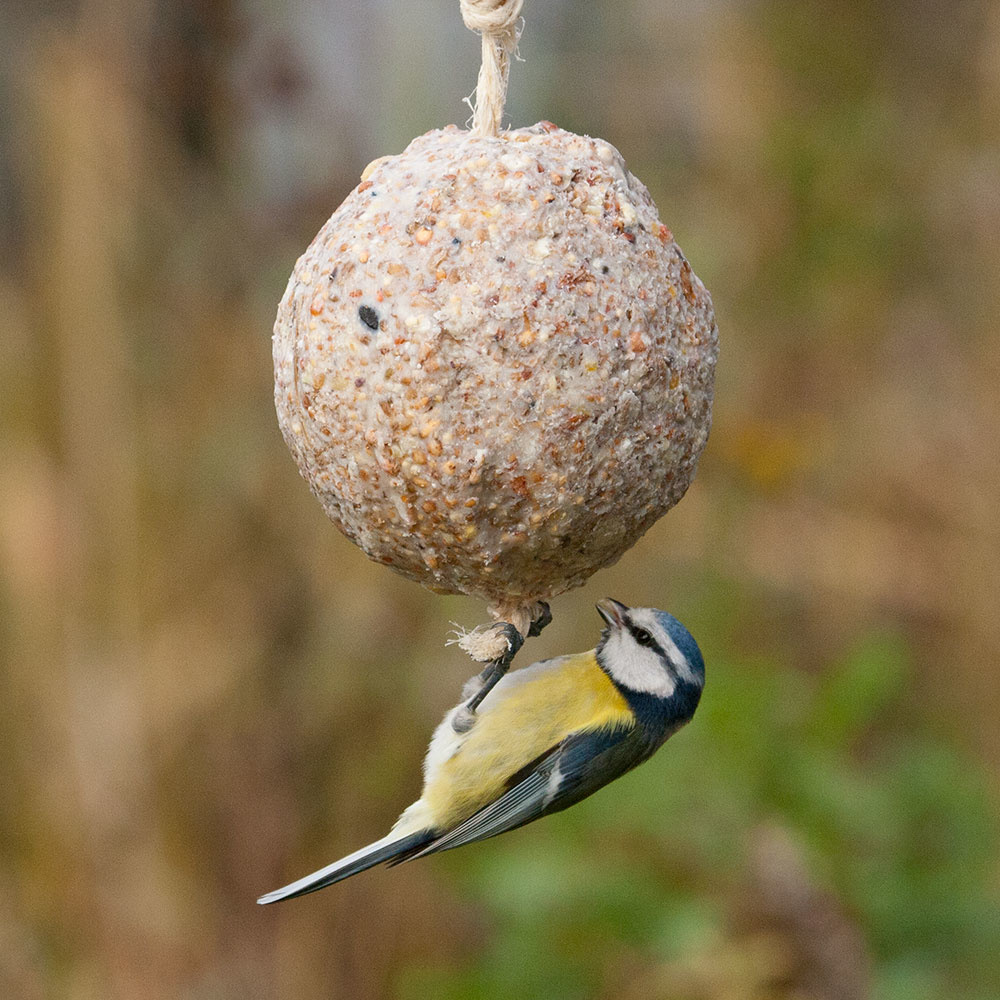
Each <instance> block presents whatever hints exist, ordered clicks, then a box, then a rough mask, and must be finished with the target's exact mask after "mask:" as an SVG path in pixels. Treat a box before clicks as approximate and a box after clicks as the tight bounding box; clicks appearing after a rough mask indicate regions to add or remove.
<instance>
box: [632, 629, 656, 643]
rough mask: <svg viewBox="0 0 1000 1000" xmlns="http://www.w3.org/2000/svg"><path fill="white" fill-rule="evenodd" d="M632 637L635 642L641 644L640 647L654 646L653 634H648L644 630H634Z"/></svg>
mask: <svg viewBox="0 0 1000 1000" xmlns="http://www.w3.org/2000/svg"><path fill="white" fill-rule="evenodd" d="M632 635H633V636H634V638H635V641H636V642H637V643H639V645H640V646H652V645H653V636H652V633H650V632H647V631H646V630H645V629H644V628H636V629H633V630H632Z"/></svg>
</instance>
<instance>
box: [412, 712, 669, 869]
mask: <svg viewBox="0 0 1000 1000" xmlns="http://www.w3.org/2000/svg"><path fill="white" fill-rule="evenodd" d="M652 749H653V748H651V747H649V746H648V744H647V742H646V740H645V739H644V738H643V737H642V735H641V734H640V733H639V732H638V731H637V730H636V729H635V728H622V727H619V728H614V729H599V730H593V729H591V730H584V731H581V732H576V733H573V734H571V735H570V736H567V737H566V739H564V740H562V741H561V742H560V743H558V744H557V745H556V746H554V747H552V749H551V750H549V751H547V752H546V753H544V754H542V755H541V756H540V757H539V758H538V759H537V760H536V761H535V763H534V765H533V766H532V768H531V770H530V771H529V772H528V773H527V774H526V776H525V777H523V778H520V780H516V783H515V784H513V785H512V787H511V788H510V789H508V791H506V792H504V793H503V795H501V796H500V797H499V798H498V799H496V800H495V801H493V802H491V803H490V804H489V805H486V806H483V807H482V808H481V809H480V810H479V811H478V812H475V813H473V814H472V815H471V816H470V817H469V818H468V819H466V820H464V821H463V822H461V823H459V824H458V825H457V826H456V827H455V828H454V829H452V830H449V831H448V832H447V833H444V834H442V835H441V836H440V837H438V838H437V839H435V840H433V841H431V843H429V844H428V845H427V846H426V847H423V848H422V849H420V850H418V851H414V852H413V853H412V854H410V855H408V856H407V857H405V858H400V859H399V860H400V861H404V860H405V861H409V860H411V859H413V858H422V857H423V856H424V855H425V854H436V853H437V852H438V851H449V850H451V849H452V848H453V847H461V846H462V845H463V844H470V843H472V842H473V841H476V840H485V839H486V838H487V837H494V836H496V835H497V834H498V833H505V832H506V831H507V830H513V829H514V828H515V827H518V826H523V825H524V824H525V823H530V822H531V821H532V820H534V819H538V818H539V817H540V816H544V815H546V814H547V813H550V812H557V811H558V810H560V809H565V808H566V807H567V806H570V805H572V804H573V803H574V802H579V801H580V799H582V798H586V796H588V795H590V794H591V793H592V792H595V791H597V789H598V788H600V787H601V786H602V785H606V784H607V783H608V782H609V781H613V780H614V779H615V778H617V777H619V776H620V775H622V774H624V773H625V772H626V771H628V770H629V769H631V768H632V767H635V765H636V764H638V763H640V762H641V761H643V760H645V758H646V757H648V756H649V754H650V752H651V750H652ZM521 774H524V770H522V771H521V772H519V774H518V777H519V776H520V775H521Z"/></svg>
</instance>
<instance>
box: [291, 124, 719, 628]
mask: <svg viewBox="0 0 1000 1000" xmlns="http://www.w3.org/2000/svg"><path fill="white" fill-rule="evenodd" d="M716 354H717V330H716V325H715V317H714V314H713V312H712V302H711V299H710V298H709V295H708V292H707V291H706V290H705V287H704V286H703V285H702V283H701V282H700V281H699V280H698V278H697V277H696V276H695V274H694V272H693V271H692V270H691V267H690V265H689V264H688V262H687V260H686V259H685V258H684V255H683V254H682V253H681V251H680V249H679V248H678V246H677V244H676V243H675V242H674V240H673V236H672V235H671V233H670V230H669V229H668V228H667V227H666V226H665V225H663V224H662V223H661V222H660V220H659V218H658V217H657V212H656V206H655V205H654V204H653V201H652V199H651V198H650V196H649V192H648V191H647V190H646V188H645V187H644V186H643V185H642V184H641V183H640V182H639V181H638V180H636V178H635V177H633V176H632V175H631V174H630V173H629V172H628V170H627V169H626V168H625V164H624V162H623V160H622V157H621V155H620V154H619V153H618V151H617V150H616V149H615V148H614V147H613V146H611V145H609V144H608V143H607V142H604V141H603V140H601V139H591V138H588V137H586V136H579V135H574V134H573V133H571V132H564V131H563V130H561V129H558V128H556V127H555V126H553V125H550V124H548V123H542V124H539V125H536V126H534V127H533V128H527V129H518V130H516V131H509V132H504V133H502V134H500V135H499V136H495V137H485V136H476V135H473V134H471V133H469V132H466V131H462V130H460V129H458V128H455V127H454V126H452V127H449V128H446V129H443V130H440V131H433V132H429V133H427V134H426V135H424V136H421V137H420V138H418V139H415V140H414V141H413V142H412V143H410V145H409V146H408V147H407V149H406V150H405V151H404V152H403V153H401V154H400V155H399V156H387V157H383V158H382V159H380V160H376V161H375V162H374V163H372V164H370V165H369V166H368V168H367V169H366V170H365V172H364V174H363V175H362V180H361V183H360V184H359V185H358V186H357V187H356V188H355V189H354V190H353V191H352V192H351V193H350V194H349V195H348V196H347V198H346V199H345V201H344V203H343V204H342V205H341V206H340V208H338V209H337V211H336V212H334V214H333V216H332V217H331V218H330V220H329V221H328V222H327V223H326V225H325V226H323V228H322V229H321V230H320V232H319V235H318V236H317V237H316V239H315V240H313V242H312V245H311V246H310V247H309V249H308V250H306V252H305V253H304V254H303V255H302V257H301V258H300V259H299V261H298V262H297V263H296V265H295V270H294V272H293V274H292V276H291V280H290V281H289V283H288V288H287V291H286V292H285V296H284V298H283V299H282V302H281V305H280V307H279V310H278V317H277V321H276V323H275V327H274V368H275V401H276V404H277V411H278V419H279V422H280V424H281V430H282V433H283V434H284V438H285V441H286V442H287V444H288V447H289V448H290V449H291V452H292V454H293V455H294V457H295V461H296V462H297V463H298V466H299V469H300V471H301V472H302V475H303V476H304V477H305V478H306V480H307V481H308V482H309V485H310V486H311V488H312V490H313V492H314V493H315V494H316V496H317V497H318V498H319V501H320V503H322V505H323V507H324V509H325V510H326V512H327V514H328V515H329V516H330V518H331V519H332V520H333V522H334V523H335V524H336V525H337V527H338V528H340V530H341V531H342V532H344V534H346V535H347V536H348V537H349V538H351V539H352V540H353V541H354V542H356V543H357V544H358V545H359V546H360V547H361V548H362V549H363V550H364V552H365V553H367V554H368V555H369V556H370V557H371V558H372V559H374V560H376V561H377V562H380V563H384V564H385V565H387V566H391V567H392V568H393V569H394V570H396V571H397V572H399V573H402V574H403V575H404V576H407V577H410V578H411V579H413V580H417V581H419V582H420V583H422V584H424V585H426V586H428V587H430V588H431V589H433V590H436V591H439V592H447V593H456V592H458V593H463V594H470V595H473V596H478V597H481V598H483V599H485V600H486V601H488V602H490V603H491V604H492V605H493V611H494V613H495V614H497V615H498V616H500V617H502V616H504V615H509V614H512V613H514V612H515V610H516V609H521V612H522V618H523V609H524V608H525V607H527V606H529V605H531V604H532V602H534V601H538V600H544V599H546V598H548V597H551V596H552V595H554V594H558V593H560V592H561V591H564V590H567V589H569V588H570V587H575V586H578V585H579V584H581V583H583V582H584V581H585V580H586V579H587V577H589V576H590V575H591V573H593V572H594V571H595V570H597V569H600V568H601V567H602V566H607V565H608V564H609V563H612V562H614V561H615V560H616V559H618V558H619V557H620V556H621V555H622V554H623V553H624V552H625V551H626V550H627V549H628V548H629V547H630V546H631V545H632V544H633V543H634V542H635V541H636V539H637V538H639V536H640V535H642V534H643V532H644V531H646V529H647V528H649V527H650V525H652V524H653V522H654V521H655V520H656V519H657V518H658V517H660V515H662V514H663V513H665V512H666V511H668V510H669V509H670V508H671V507H673V505H674V504H675V503H677V501H678V500H680V498H681V497H682V496H683V494H684V491H685V490H686V489H687V488H688V485H689V484H690V482H691V479H692V477H693V475H694V472H695V465H696V463H697V461H698V456H699V455H700V454H701V450H702V448H703V447H704V446H705V440H706V438H707V437H708V431H709V426H710V424H711V406H712V385H713V375H714V369H715V360H716Z"/></svg>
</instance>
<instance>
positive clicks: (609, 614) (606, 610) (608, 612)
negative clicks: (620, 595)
mask: <svg viewBox="0 0 1000 1000" xmlns="http://www.w3.org/2000/svg"><path fill="white" fill-rule="evenodd" d="M627 611H628V608H627V607H626V606H625V605H624V604H622V602H621V601H615V600H612V599H611V598H610V597H605V598H603V599H602V600H600V601H598V602H597V613H598V614H599V615H600V616H601V617H602V618H603V619H604V620H605V621H606V622H607V623H608V624H609V625H614V626H616V627H617V628H621V627H622V625H624V624H625V613H626V612H627Z"/></svg>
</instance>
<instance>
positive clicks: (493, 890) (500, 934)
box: [0, 0, 1000, 1000]
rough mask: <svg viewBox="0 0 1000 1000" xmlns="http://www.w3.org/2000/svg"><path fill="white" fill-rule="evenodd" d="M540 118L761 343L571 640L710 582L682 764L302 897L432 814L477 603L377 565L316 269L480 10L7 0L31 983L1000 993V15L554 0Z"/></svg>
mask: <svg viewBox="0 0 1000 1000" xmlns="http://www.w3.org/2000/svg"><path fill="white" fill-rule="evenodd" d="M524 12H525V16H526V19H527V26H526V30H525V32H524V35H523V38H522V41H521V47H520V52H521V56H522V57H523V59H524V61H523V62H520V63H516V64H515V65H514V67H513V75H512V80H511V89H510V95H509V101H508V116H507V117H508V120H509V121H510V122H512V123H513V124H515V125H526V124H531V123H533V122H535V121H537V120H539V119H551V120H553V121H555V122H556V123H557V124H559V125H561V126H563V127H564V128H568V129H572V130H575V131H579V132H586V133H588V134H592V135H599V136H602V137H604V138H606V139H608V140H609V141H611V142H612V143H614V144H615V145H616V146H617V147H618V148H619V149H620V150H621V151H622V153H623V154H624V156H625V158H626V160H627V162H628V164H629V166H630V169H631V170H632V171H633V172H634V173H635V174H636V175H638V176H639V177H640V178H642V179H643V180H644V181H645V183H646V184H647V186H648V187H649V188H650V190H651V191H652V193H653V196H654V198H655V199H656V202H657V204H658V205H659V208H660V212H661V217H662V218H663V220H664V222H666V223H667V225H669V226H670V227H671V229H672V230H673V231H674V233H675V234H676V237H677V240H678V242H679V243H680V244H681V246H682V247H683V248H684V251H685V252H686V254H687V256H688V257H689V258H690V259H691V261H692V262H693V264H694V267H695V269H696V271H697V272H698V274H699V275H700V276H701V277H702V278H703V280H704V281H705V283H706V284H707V285H708V287H709V288H710V289H711V291H712V293H713V296H714V299H715V304H716V309H717V313H718V320H719V327H720V330H721V336H722V349H723V353H722V358H721V361H720V367H719V371H718V386H717V402H716V409H715V426H714V430H713V432H712V438H711V441H710V443H709V446H708V449H707V451H706V453H705V456H704V458H703V460H702V463H701V468H700V472H699V476H698V480H697V482H696V483H695V485H694V486H693V487H692V489H691V490H690V492H689V494H688V496H687V497H686V498H685V499H684V501H683V502H682V503H681V504H680V506H679V507H678V508H677V509H676V510H674V511H673V512H671V513H670V515H669V516H667V517H666V518H664V519H663V520H662V521H661V522H660V523H659V524H658V525H657V526H656V527H655V528H654V529H653V530H652V531H650V532H649V534H648V535H647V536H646V537H645V538H644V539H643V540H642V541H641V543H640V544H638V545H637V546H636V547H635V548H634V549H633V550H632V551H631V552H630V553H629V554H628V555H627V556H626V557H625V558H624V559H623V560H622V561H621V563H620V564H619V565H618V566H616V567H614V568H612V569H609V570H605V571H604V572H602V573H600V574H599V575H598V576H597V577H595V578H594V579H593V580H592V581H591V583H590V584H589V585H588V586H587V587H586V588H584V589H583V590H580V591H577V592H575V593H572V594H567V595H565V596H563V597H561V598H559V599H557V600H556V601H555V602H554V608H553V610H554V613H555V622H554V624H553V625H552V626H551V627H550V628H549V629H548V630H547V631H546V632H545V634H544V635H543V636H542V637H541V638H539V639H535V640H532V642H531V644H530V645H529V646H528V648H527V649H526V650H525V651H524V653H522V654H521V656H522V658H523V662H528V660H529V658H530V657H541V656H543V655H551V654H554V653H557V652H565V651H569V650H572V649H583V648H587V647H588V646H590V645H592V644H593V642H594V641H595V640H596V638H597V633H598V627H599V625H600V621H599V619H598V618H597V616H596V614H595V613H594V611H593V607H592V605H593V601H594V600H595V599H597V598H598V597H601V596H604V595H606V594H609V595H613V596H615V597H617V598H619V599H621V600H624V601H626V602H628V603H636V604H646V603H649V604H654V605H658V606H661V607H666V608H669V609H670V610H672V611H674V612H675V613H676V614H677V615H678V616H679V617H681V618H682V620H684V621H685V622H686V623H687V624H688V625H689V627H690V628H691V630H692V632H694V634H695V635H696V636H697V637H698V639H699V640H700V642H701V645H702V648H703V649H704V651H705V655H706V660H707V662H708V677H709V680H708V687H707V690H706V694H705V697H704V699H703V702H702V707H701V709H700V710H699V713H698V716H697V717H696V719H695V721H694V723H693V724H692V725H691V726H690V727H689V728H688V729H686V730H685V731H684V732H683V733H681V734H680V735H678V736H677V737H676V738H675V739H674V740H673V741H672V742H671V744H670V745H669V747H668V748H667V749H666V751H665V752H663V753H662V754H660V755H659V756H658V757H657V758H656V759H654V760H653V761H652V762H651V763H650V764H648V765H646V766H645V767H644V768H642V769H640V770H639V771H637V772H635V773H634V774H632V775H630V776H628V777H627V778H626V779H624V780H622V781H621V782H618V783H617V784H615V785H614V786H612V787H611V788H609V789H607V790H606V791H604V792H602V794H601V795H599V796H597V797H595V798H594V799H591V800H589V801H587V802H586V803H584V804H582V805H580V806H578V807H576V808H575V809H573V810H571V811H569V812H568V813H564V814H560V815H559V816H556V817H552V818H550V819H547V820H546V821H545V822H544V823H541V824H538V825H536V826H532V827H529V828H527V829H525V830H522V831H518V832H516V833H514V834H510V835H508V836H506V837H504V838H501V839H499V840H496V841H491V842H489V843H487V844H482V845H477V846H475V847H472V848H467V849H466V850H464V851H460V852H455V853H454V854H447V855H444V856H441V857H440V858H434V859H430V860H427V861H424V862H421V863H419V864H414V865H408V866H403V867H401V868H397V869H393V870H378V871H373V872H370V873H368V874H366V875H364V876H363V877H360V878H358V879H355V880H352V881H350V882H347V883H345V884H344V885H342V886H338V887H336V888H335V889H332V890H328V891H326V892H324V893H321V894H318V895H315V896H310V897H308V898H306V899H303V900H296V901H294V902H291V903H287V904H283V905H281V906H278V907H270V908H261V907H258V906H256V905H255V904H254V899H255V897H256V896H257V895H258V894H259V893H261V892H263V891H265V890H269V889H272V888H275V887H276V886H278V885H281V884H284V883H285V882H286V881H288V880H290V879H292V878H294V877H298V876H300V875H302V874H304V873H306V872H308V871H311V870H313V869H314V868H316V867H319V866H320V865H322V864H325V863H326V862H328V861H331V860H333V859H334V858H335V857H338V856H340V855H341V854H344V853H347V852H348V851H350V850H353V849H354V848H356V847H358V846H360V845H361V844H363V843H366V842H368V841H370V840H372V839H374V838H375V837H377V836H380V835H381V834H382V833H383V832H384V831H385V829H386V828H387V826H388V825H389V824H390V823H391V822H392V820H393V819H394V818H395V817H396V815H397V814H398V812H399V811H400V810H401V809H402V807H403V806H405V805H406V804H408V803H409V802H410V801H411V800H412V798H414V797H415V795H416V794H417V792H418V789H419V785H420V773H419V763H420V759H421V756H422V753H423V750H424V747H425V744H426V740H427V738H428V736H429V733H430V732H431V730H432V728H433V726H434V725H435V724H436V723H437V721H438V719H439V718H440V716H441V714H442V713H443V711H444V710H445V709H446V708H447V707H449V706H450V705H451V704H453V703H454V700H455V698H456V696H457V692H458V690H459V688H460V685H461V683H462V682H463V681H464V679H465V678H466V677H467V676H468V675H469V674H470V673H471V672H472V668H471V664H470V663H469V661H468V660H467V659H465V658H464V657H463V656H462V654H461V653H459V652H458V651H457V650H456V649H455V648H453V647H451V648H447V649H446V648H445V647H444V645H443V640H444V638H445V634H446V632H447V631H448V629H449V624H448V623H449V621H458V622H462V623H464V624H465V625H472V624H475V623H476V622H477V621H479V620H480V619H481V617H482V609H481V607H480V606H479V605H478V604H476V603H475V602H472V601H469V600H465V599H460V598H441V597H435V596H433V595H431V594H429V593H427V592H425V591H423V590H421V589H420V588H419V587H417V586H416V585H415V584H412V583H408V582H406V581H403V580H401V579H397V578H396V577H395V576H393V575H392V574H391V573H389V572H388V571H387V570H386V569H384V568H382V567H378V566H375V565H373V564H371V563H369V562H368V561H367V560H366V559H365V558H364V556H363V555H362V554H361V553H360V551H359V550H357V549H355V548H353V547H352V546H351V545H350V544H349V543H348V542H347V541H345V540H344V539H343V538H342V537H341V536H340V535H339V534H338V532H336V531H335V530H334V529H333V528H332V526H331V525H330V524H329V523H328V522H327V521H326V520H325V518H324V515H323V514H322V512H321V510H320V507H319V505H318V504H317V503H316V502H315V501H314V500H313V498H312V497H311V496H310V494H309V491H308V489H307V487H306V485H305V483H304V482H303V481H301V480H300V478H299V476H298V475H297V473H296V470H295V468H294V465H293V463H292V461H291V459H290V458H289V456H288V454H287V453H286V451H285V448H284V445H283V443H282V441H281V437H280V435H279V432H278V430H277V426H276V421H275V418H274V413H273V407H272V384H271V355H270V340H269V338H270V329H271V324H272V322H273V317H274V312H275V309H276V306H277V302H278V299H279V298H280V296H281V294H282V292H283V289H284V285H285V282H286V280H287V276H288V274H289V272H290V270H291V267H292V264H293V262H294V260H295V258H296V257H297V256H298V254H299V253H301V252H302V250H303V249H304V248H305V247H306V245H307V244H308V242H309V241H310V240H311V239H312V237H313V235H314V234H315V232H316V231H317V230H318V229H319V227H320V225H321V224H322V223H323V222H324V221H325V219H326V218H327V216H328V215H329V214H330V213H331V212H332V211H333V209H334V208H335V207H336V206H337V204H338V203H339V202H340V200H341V199H342V198H343V197H344V196H345V195H346V193H347V192H348V191H349V190H350V189H351V188H352V187H353V186H354V185H355V184H356V183H357V181H358V177H359V174H360V172H361V170H362V169H363V167H364V166H365V164H366V163H367V162H368V161H369V160H371V159H373V158H375V157H377V156H380V155H383V154H385V153H391V152H398V151H400V150H401V149H402V148H403V147H404V146H405V145H406V144H407V143H408V142H409V140H410V139H411V138H412V137H413V136H415V135H417V134H419V133H422V132H424V131H426V130H427V129H430V128H433V127H438V126H442V125H445V124H448V123H449V122H457V123H462V122H464V121H465V119H466V117H467V115H468V109H467V108H466V107H465V105H464V104H463V103H462V98H463V97H464V96H465V95H467V94H468V93H469V92H470V91H471V90H472V88H473V86H474V82H475V77H476V72H477V68H478V58H479V45H478V40H477V39H476V38H475V37H474V36H472V35H471V34H470V33H468V32H467V31H466V30H465V29H464V27H463V26H462V23H461V19H460V16H459V12H458V3H457V2H455V0H426V2H419V3H407V2H404V0H394V2H389V0H367V2H365V3H358V2H356V0H286V2H284V3H281V4H279V3H274V2H269V0H214V2H213V3H211V4H203V3H199V2H197V0H158V2H153V0H80V2H72V0H20V2H19V3H17V4H4V5H3V6H2V9H0V52H2V57H0V121H2V132H0V330H2V338H0V418H2V423H3V432H2V438H0V454H2V471H0V656H2V660H3V669H2V672H0V755H2V761H3V779H2V781H0V861H2V863H0V994H2V995H3V996H6V997H16V998H24V1000H35V998H48V997H60V998H62V997H65V998H70V1000H91V998H94V1000H97V998H101V1000H107V998H151V1000H157V998H171V1000H174V998H198V1000H217V998H218V1000H224V998H237V997H239V998H246V997H254V998H257V997H260V998H300V997H319V996H323V997H338V998H340V997H344V998H352V1000H369V998H381V997H399V998H403V1000H418V998H426V997H432V998H455V1000H458V998H463V1000H464V998H482V1000H490V998H509V997H544V998H547V1000H586V998H605V997H607V998H614V1000H633V998H635V1000H640V998H641V1000H651V998H665V1000H743V998H752V1000H757V998H759V1000H769V998H789V1000H792V998H798V1000H853V998H862V997H873V998H878V1000H932V998H933V1000H938V998H942V1000H943V998H948V1000H996V998H997V997H1000V957H998V956H1000V860H998V856H1000V851H998V847H1000V836H998V830H1000V825H998V791H1000V782H998V777H997V775H998V764H1000V686H998V684H997V669H998V665H1000V615H998V613H997V610H996V602H997V597H998V594H1000V528H998V518H997V509H998V501H1000V490H998V485H1000V447H998V445H997V442H998V439H1000V396H998V390H997V377H998V373H1000V337H998V317H1000V252H998V246H1000V244H998V237H997V234H998V233H1000V5H998V4H997V3H995V2H989V0H954V2H952V3H950V4H938V3H933V2H930V0H892V2H891V3H890V2H888V0H877V2H874V3H873V2H871V0H865V2H862V0H846V2H842V3H837V4H832V5H831V4H828V3H822V2H820V0H798V2H794V3H793V2H784V3H782V2H777V0H686V2H681V0H678V2H671V3H662V2H659V0H615V2H614V3H612V2H610V0H609V2H604V3H602V2H597V0H592V2H576V3H571V2H570V0H546V2H534V0H529V2H528V3H526V5H525V11H524Z"/></svg>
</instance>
